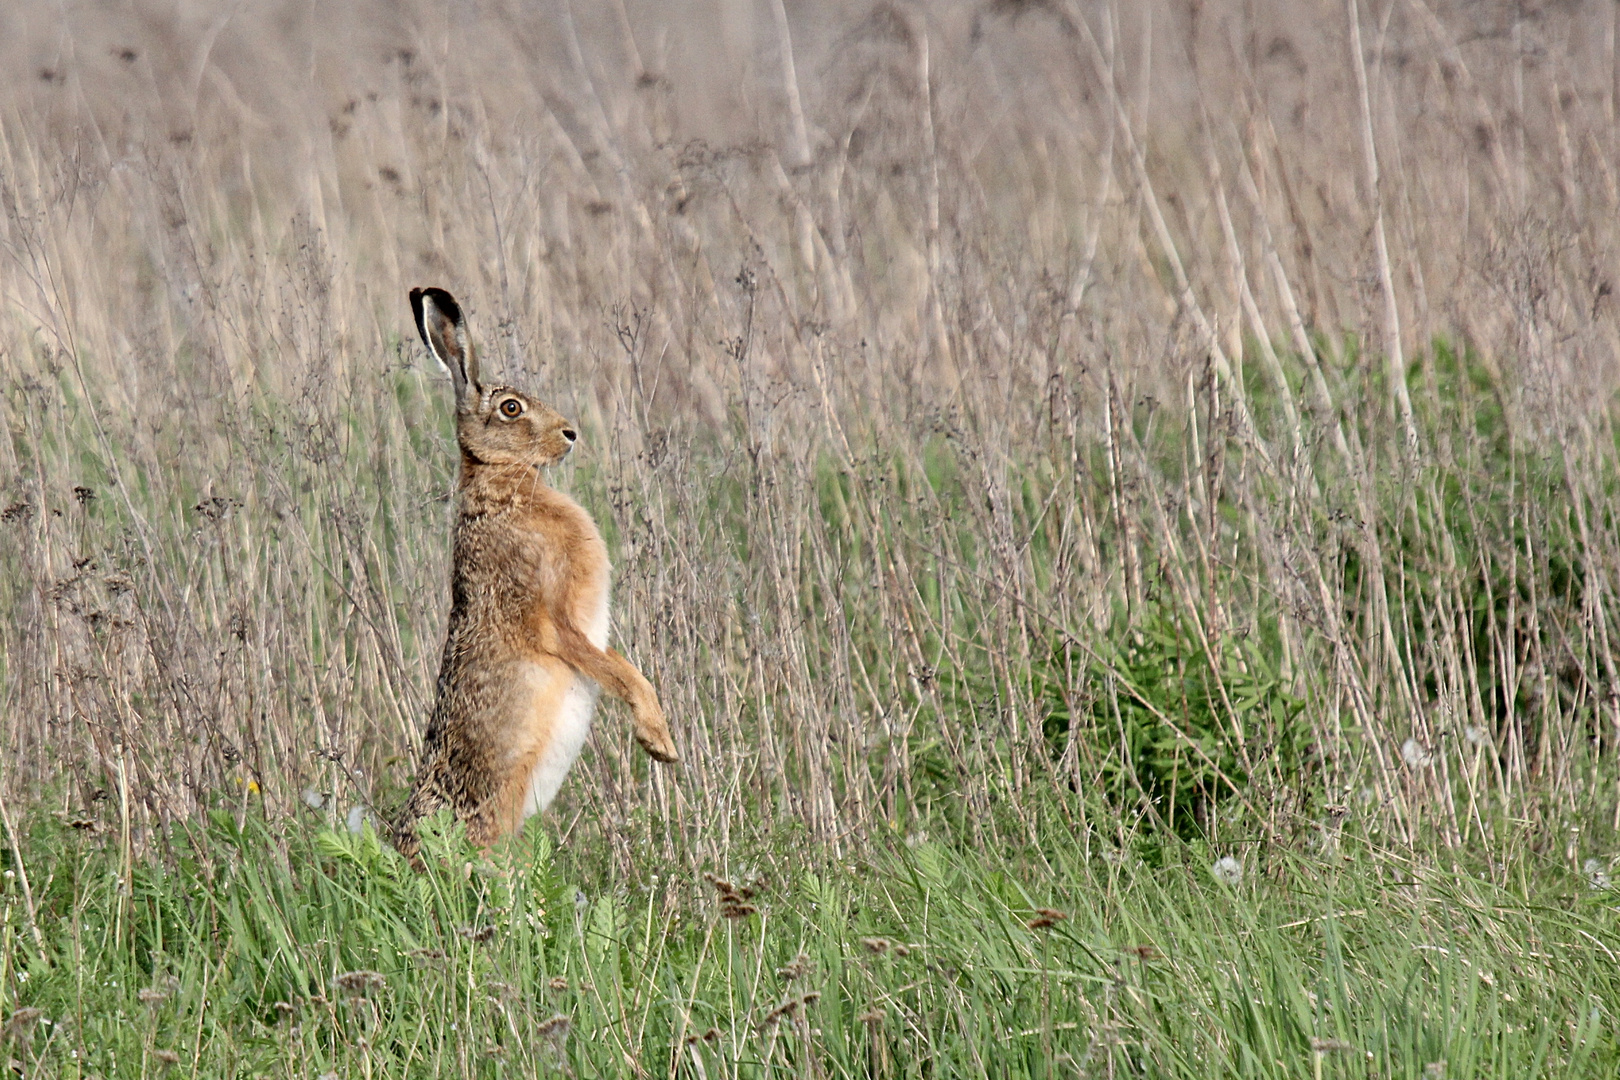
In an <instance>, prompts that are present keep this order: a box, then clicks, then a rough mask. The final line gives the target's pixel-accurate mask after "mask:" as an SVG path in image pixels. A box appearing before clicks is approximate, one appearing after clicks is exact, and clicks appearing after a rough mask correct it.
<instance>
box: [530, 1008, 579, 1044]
mask: <svg viewBox="0 0 1620 1080" xmlns="http://www.w3.org/2000/svg"><path fill="white" fill-rule="evenodd" d="M573 1026H574V1022H573V1021H572V1020H570V1019H569V1018H568V1017H566V1016H564V1015H563V1014H562V1013H558V1014H557V1015H555V1016H553V1017H552V1018H551V1019H549V1020H542V1021H541V1022H540V1024H539V1025H538V1026H536V1027H535V1029H534V1033H535V1034H536V1035H538V1036H540V1037H541V1038H542V1039H549V1040H551V1041H552V1042H554V1043H560V1042H562V1041H563V1040H564V1039H566V1038H568V1032H569V1029H570V1028H572V1027H573Z"/></svg>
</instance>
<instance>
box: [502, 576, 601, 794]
mask: <svg viewBox="0 0 1620 1080" xmlns="http://www.w3.org/2000/svg"><path fill="white" fill-rule="evenodd" d="M585 636H586V637H587V638H588V639H590V642H591V644H592V645H595V646H596V647H597V648H598V649H605V648H607V642H608V591H607V589H606V588H605V587H604V588H603V589H602V600H601V603H600V604H598V605H597V610H596V611H595V612H593V613H592V618H591V620H590V623H589V624H588V625H587V626H586V627H585ZM573 679H574V682H573V685H572V686H570V687H569V688H568V692H567V694H565V695H564V697H563V701H562V707H561V708H560V709H559V710H558V714H557V723H556V726H555V727H554V728H553V729H552V736H551V741H550V742H549V743H548V744H547V745H546V748H545V749H544V750H542V751H541V752H540V760H539V761H536V762H535V764H534V772H532V773H530V774H529V792H528V795H527V796H526V797H525V798H524V800H523V816H524V817H525V818H528V817H530V816H532V815H534V814H538V813H540V811H542V810H544V809H545V808H546V807H547V806H550V805H551V800H552V799H554V798H556V797H557V789H558V788H560V787H562V782H563V778H564V777H565V776H567V775H568V770H569V769H571V768H572V767H573V765H574V760H575V759H576V758H578V757H579V752H580V751H581V750H583V749H584V748H585V739H586V737H587V736H589V735H590V733H591V716H592V714H593V713H595V711H596V698H597V695H599V694H600V693H601V692H602V690H601V687H599V686H597V685H596V683H595V682H593V681H592V680H590V679H587V678H585V677H584V676H583V675H575V676H573Z"/></svg>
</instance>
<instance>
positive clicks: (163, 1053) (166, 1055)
mask: <svg viewBox="0 0 1620 1080" xmlns="http://www.w3.org/2000/svg"><path fill="white" fill-rule="evenodd" d="M152 1056H153V1057H155V1058H157V1059H158V1060H159V1061H161V1062H163V1064H164V1065H165V1066H172V1065H178V1064H180V1055H179V1054H177V1053H175V1052H174V1051H173V1050H154V1051H152Z"/></svg>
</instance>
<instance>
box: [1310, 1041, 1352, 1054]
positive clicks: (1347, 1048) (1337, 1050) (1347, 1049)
mask: <svg viewBox="0 0 1620 1080" xmlns="http://www.w3.org/2000/svg"><path fill="white" fill-rule="evenodd" d="M1311 1049H1312V1050H1314V1051H1316V1052H1317V1053H1318V1054H1344V1053H1355V1049H1356V1048H1355V1047H1353V1046H1351V1045H1350V1044H1349V1043H1347V1042H1342V1041H1340V1040H1339V1039H1312V1040H1311Z"/></svg>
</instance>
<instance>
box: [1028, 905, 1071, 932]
mask: <svg viewBox="0 0 1620 1080" xmlns="http://www.w3.org/2000/svg"><path fill="white" fill-rule="evenodd" d="M1068 917H1069V916H1068V913H1067V912H1063V911H1058V910H1057V909H1056V908H1047V907H1038V908H1036V909H1035V917H1034V918H1033V919H1031V920H1029V921H1028V922H1027V923H1025V924H1024V925H1025V926H1027V927H1028V928H1029V929H1031V930H1047V929H1050V928H1051V927H1054V926H1056V925H1057V924H1058V923H1060V922H1062V921H1063V920H1064V919H1067V918H1068Z"/></svg>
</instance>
